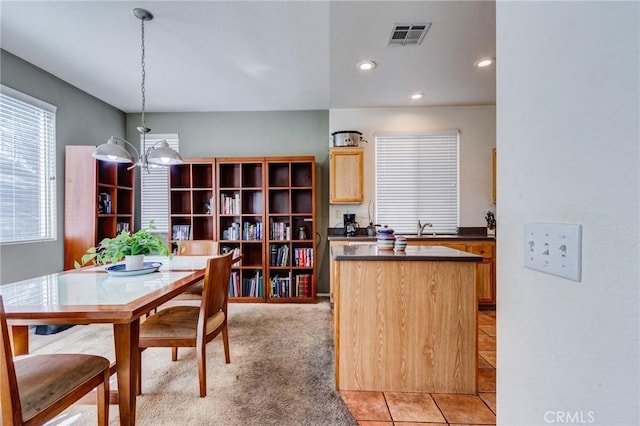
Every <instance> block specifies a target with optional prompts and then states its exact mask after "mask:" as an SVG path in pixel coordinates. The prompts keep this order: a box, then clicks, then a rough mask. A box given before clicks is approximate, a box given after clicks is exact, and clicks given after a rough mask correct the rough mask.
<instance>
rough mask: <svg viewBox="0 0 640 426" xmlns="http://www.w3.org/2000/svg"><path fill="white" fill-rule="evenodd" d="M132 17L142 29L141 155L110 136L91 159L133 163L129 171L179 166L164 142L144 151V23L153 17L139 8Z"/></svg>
mask: <svg viewBox="0 0 640 426" xmlns="http://www.w3.org/2000/svg"><path fill="white" fill-rule="evenodd" d="M133 15H134V16H135V17H136V18H138V19H139V20H140V22H141V27H142V29H141V34H142V36H141V39H142V55H141V60H140V64H141V67H142V83H141V85H140V91H141V92H142V123H141V126H140V127H137V129H138V132H139V133H140V135H142V150H141V151H142V154H140V153H139V152H138V150H137V149H136V147H135V146H134V145H133V144H132V143H131V142H129V141H127V140H124V139H122V138H117V137H115V136H111V137H110V138H109V140H108V141H107V143H104V144H102V145H100V146H98V147H97V148H96V149H95V150H94V151H93V153H92V154H91V155H92V156H93V158H97V159H98V160H103V161H110V162H116V163H133V165H132V166H131V167H129V169H132V168H134V167H136V166H139V167H141V168H142V169H144V170H147V171H149V165H160V166H170V165H172V164H181V163H182V162H183V161H184V160H183V159H182V156H181V155H180V154H179V153H178V151H176V150H174V149H172V148H171V147H170V146H169V144H168V143H167V141H166V140H162V141H159V142H156V143H155V144H153V146H151V147H149V148H147V149H145V145H146V144H145V142H146V134H147V133H149V132H150V131H151V129H149V128H148V127H147V123H146V121H145V119H144V108H145V101H146V98H145V78H146V74H145V63H144V58H145V50H144V22H145V21H150V20H152V19H153V15H152V14H151V12H149V11H148V10H146V9H139V8H136V9H133ZM118 142H122V143H123V144H125V145H129V146H130V147H131V148H132V149H133V151H134V152H135V154H136V155H135V157H132V156H131V154H130V153H129V152H128V151H127V150H126V149H125V148H124V147H123V146H121V145H118Z"/></svg>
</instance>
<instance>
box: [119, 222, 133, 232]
mask: <svg viewBox="0 0 640 426" xmlns="http://www.w3.org/2000/svg"><path fill="white" fill-rule="evenodd" d="M122 231H125V232H129V231H130V229H129V222H117V223H116V234H119V233H121V232H122Z"/></svg>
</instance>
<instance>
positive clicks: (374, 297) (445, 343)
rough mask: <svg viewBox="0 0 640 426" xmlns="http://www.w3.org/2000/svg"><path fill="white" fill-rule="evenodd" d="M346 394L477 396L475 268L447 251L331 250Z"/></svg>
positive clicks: (339, 364) (466, 257)
mask: <svg viewBox="0 0 640 426" xmlns="http://www.w3.org/2000/svg"><path fill="white" fill-rule="evenodd" d="M331 256H332V259H333V261H334V262H333V265H334V268H335V271H333V272H334V276H335V278H336V282H335V288H334V303H335V306H334V309H335V312H334V339H335V348H336V350H335V353H336V387H337V388H338V389H339V390H368V391H391V392H394V391H396V392H429V393H466V394H475V393H476V360H477V338H476V332H477V327H476V316H477V303H476V288H475V262H479V261H481V260H482V257H481V256H477V255H474V254H471V253H467V252H463V251H460V250H455V249H451V248H447V247H441V246H421V247H407V249H406V251H405V252H394V251H392V250H379V249H378V248H377V247H376V245H375V244H368V245H356V246H336V247H332V249H331Z"/></svg>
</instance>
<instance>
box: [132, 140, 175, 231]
mask: <svg viewBox="0 0 640 426" xmlns="http://www.w3.org/2000/svg"><path fill="white" fill-rule="evenodd" d="M145 139H146V143H145V146H144V147H142V149H143V151H146V150H147V149H149V148H150V147H152V146H153V144H155V143H157V142H160V141H162V140H166V141H167V143H168V144H169V146H170V147H171V148H173V149H175V150H176V151H178V145H179V143H178V135H177V134H147V135H146V138H145ZM140 144H141V145H142V136H141V137H140ZM140 176H141V178H140V184H141V187H142V197H141V201H140V204H141V205H140V207H141V210H142V213H141V223H142V227H143V228H148V227H149V222H151V221H152V220H153V224H154V225H155V227H156V230H155V231H154V232H158V233H164V234H168V233H169V168H168V167H163V166H153V165H149V172H147V171H144V170H140Z"/></svg>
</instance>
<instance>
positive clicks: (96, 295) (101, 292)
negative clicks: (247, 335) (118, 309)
mask: <svg viewBox="0 0 640 426" xmlns="http://www.w3.org/2000/svg"><path fill="white" fill-rule="evenodd" d="M208 258H209V256H175V257H171V258H169V257H159V256H149V257H145V262H161V263H162V266H161V267H160V270H159V271H158V272H153V273H150V274H145V275H133V276H112V275H109V274H107V273H106V272H105V270H104V269H105V266H96V267H88V268H82V269H78V270H72V271H66V272H60V273H56V274H49V275H44V276H41V277H36V278H31V279H27V280H23V281H17V282H14V283H9V284H4V285H1V286H0V295H2V298H3V301H4V304H5V306H6V307H7V309H8V310H11V307H18V306H23V307H25V306H78V305H124V304H127V303H130V302H132V301H134V300H136V299H138V298H140V297H142V296H144V295H147V294H149V293H150V292H152V291H154V290H158V289H161V288H163V287H166V286H168V285H170V284H172V283H174V282H176V281H178V280H180V279H182V278H185V277H187V276H188V275H190V274H191V273H192V271H194V270H200V269H204V268H205V266H206V260H207V259H208ZM109 266H111V265H109Z"/></svg>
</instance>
